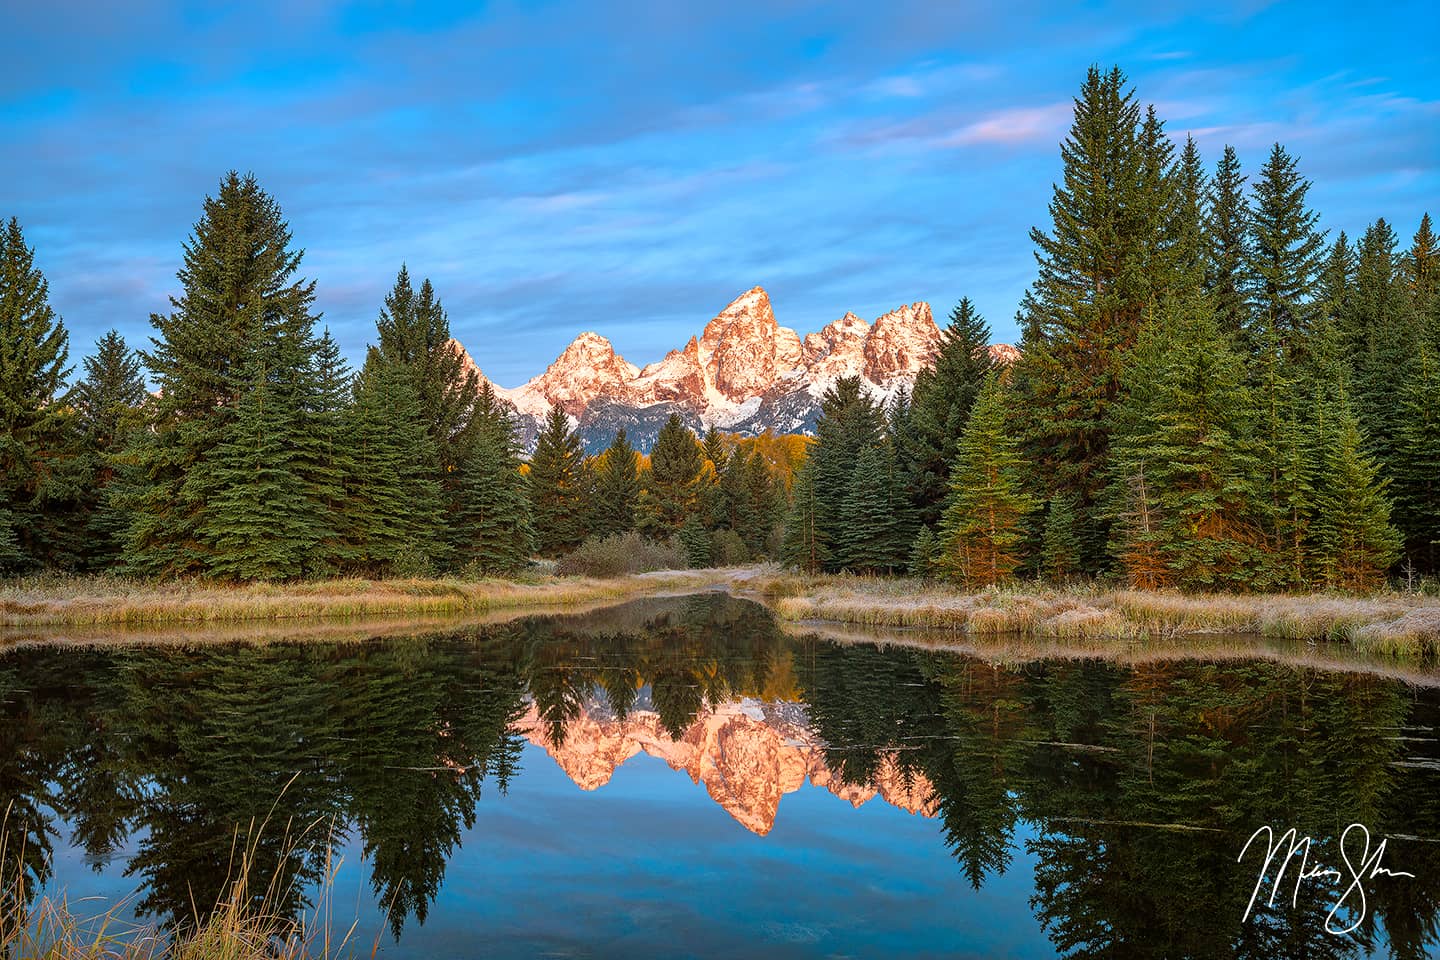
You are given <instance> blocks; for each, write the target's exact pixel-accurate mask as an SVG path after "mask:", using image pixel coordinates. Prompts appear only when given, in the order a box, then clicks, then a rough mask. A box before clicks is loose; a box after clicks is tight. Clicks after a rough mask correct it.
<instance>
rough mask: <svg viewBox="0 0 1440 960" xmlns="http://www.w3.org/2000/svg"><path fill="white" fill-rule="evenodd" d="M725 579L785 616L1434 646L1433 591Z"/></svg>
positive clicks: (1136, 636)
mask: <svg viewBox="0 0 1440 960" xmlns="http://www.w3.org/2000/svg"><path fill="white" fill-rule="evenodd" d="M732 583H733V585H734V586H735V587H736V588H739V589H742V590H745V591H748V592H752V593H755V594H757V595H758V596H760V597H761V598H762V599H764V600H765V601H766V602H767V603H769V604H770V606H772V607H773V608H774V609H775V611H776V612H777V613H778V614H779V616H780V617H782V618H783V619H786V620H791V621H807V620H820V621H837V622H843V623H856V624H865V625H869V626H878V627H925V628H932V629H941V630H949V631H952V632H955V633H960V634H964V635H966V636H968V637H994V636H1006V635H1023V636H1029V637H1038V638H1048V639H1064V640H1097V639H1110V640H1115V639H1119V640H1153V639H1158V638H1169V637H1183V636H1194V635H1199V634H1259V635H1261V636H1263V637H1274V638H1283V639H1295V640H1322V639H1324V640H1340V641H1345V642H1347V643H1350V644H1351V645H1352V646H1353V647H1354V648H1355V649H1357V650H1360V651H1364V652H1375V653H1384V654H1389V655H1399V656H1406V657H1434V656H1435V655H1436V653H1437V648H1440V599H1437V598H1435V597H1422V596H1415V595H1409V594H1380V595H1376V596H1372V597H1349V596H1340V595H1332V594H1256V595H1245V594H1217V595H1203V594H1201V595H1187V594H1181V593H1175V592H1148V591H1137V590H1107V589H1103V588H1099V587H1079V586H1077V587H1071V588H1054V587H1045V586H1039V585H1034V584H1024V585H1015V586H1009V587H1002V588H992V589H988V590H982V591H979V592H966V591H964V590H961V589H959V588H956V587H951V586H945V585H941V584H935V583H930V582H925V581H919V580H905V579H887V578H874V577H851V576H832V577H810V576H800V575H795V574H788V573H783V572H780V571H777V570H767V571H761V572H756V573H754V574H751V575H749V576H747V577H744V578H736V579H734V580H733V581H732Z"/></svg>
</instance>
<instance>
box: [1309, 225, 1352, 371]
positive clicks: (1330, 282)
mask: <svg viewBox="0 0 1440 960" xmlns="http://www.w3.org/2000/svg"><path fill="white" fill-rule="evenodd" d="M1317 284H1318V285H1317V288H1316V290H1317V296H1316V300H1317V303H1316V318H1315V319H1316V322H1317V323H1320V324H1323V325H1325V326H1329V327H1334V328H1335V331H1336V332H1337V334H1338V335H1339V336H1341V337H1342V338H1348V337H1349V335H1350V316H1351V313H1350V299H1351V296H1352V294H1353V293H1354V286H1355V252H1354V251H1353V250H1352V249H1351V248H1350V238H1349V237H1347V236H1345V231H1344V230H1341V231H1340V235H1339V236H1337V237H1336V238H1335V242H1334V243H1333V244H1331V245H1330V253H1329V254H1328V255H1327V256H1326V258H1325V265H1324V266H1323V267H1321V268H1320V277H1319V280H1318V281H1317ZM1345 346H1346V347H1347V348H1349V349H1350V350H1352V351H1353V350H1357V349H1358V347H1359V342H1358V341H1355V342H1353V343H1352V342H1349V341H1348V339H1347V340H1346V343H1345Z"/></svg>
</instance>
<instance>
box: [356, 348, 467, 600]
mask: <svg viewBox="0 0 1440 960" xmlns="http://www.w3.org/2000/svg"><path fill="white" fill-rule="evenodd" d="M347 419H348V431H347V432H348V436H349V447H350V451H351V463H350V469H351V472H350V475H349V476H348V477H347V478H346V484H345V500H346V505H347V506H346V513H345V517H344V521H343V524H342V532H343V534H344V536H345V537H346V540H347V543H348V544H349V548H350V549H349V552H350V553H351V554H352V555H353V556H354V562H355V563H357V564H359V565H360V566H361V568H362V569H364V570H366V571H367V572H371V573H376V574H381V575H387V574H392V573H399V574H402V575H409V574H415V573H419V572H422V571H424V570H425V569H427V568H428V567H430V566H431V565H432V564H433V563H435V562H436V561H437V560H443V559H444V554H445V547H444V544H443V542H442V539H441V535H440V527H441V523H442V518H443V513H442V501H441V495H440V485H439V482H438V481H437V480H436V478H435V475H434V471H433V464H434V460H435V454H434V451H433V450H432V449H431V446H430V444H431V441H430V436H429V434H428V433H427V432H426V430H425V426H424V423H423V421H422V420H421V416H420V398H419V397H417V396H416V395H415V386H414V381H413V380H412V379H411V377H410V376H409V371H407V370H406V369H405V368H403V367H401V366H398V365H397V364H393V363H389V362H387V361H385V360H384V359H383V358H382V357H381V356H380V354H379V352H378V351H377V350H375V349H374V348H371V350H370V352H369V354H368V355H367V356H366V358H365V365H364V367H363V368H362V369H361V371H360V376H359V377H357V378H356V382H355V402H354V405H353V406H352V407H351V408H350V411H349V414H348V418H347Z"/></svg>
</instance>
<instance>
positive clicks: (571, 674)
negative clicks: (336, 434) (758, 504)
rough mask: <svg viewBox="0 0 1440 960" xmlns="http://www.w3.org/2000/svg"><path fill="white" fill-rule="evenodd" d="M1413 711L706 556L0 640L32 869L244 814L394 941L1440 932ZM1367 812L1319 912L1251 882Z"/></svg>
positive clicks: (1392, 695) (1423, 751)
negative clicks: (522, 594) (432, 608)
mask: <svg viewBox="0 0 1440 960" xmlns="http://www.w3.org/2000/svg"><path fill="white" fill-rule="evenodd" d="M1437 724H1440V691H1437V689H1436V688H1435V687H1433V686H1431V685H1430V684H1429V682H1428V680H1427V678H1425V677H1424V676H1423V675H1420V676H1418V677H1411V678H1409V679H1397V678H1394V677H1387V676H1384V675H1380V674H1377V673H1375V672H1373V671H1370V672H1367V671H1363V670H1349V669H1329V668H1325V667H1317V666H1313V665H1304V664H1299V663H1292V664H1287V663H1285V662H1283V660H1282V661H1280V662H1277V661H1275V660H1254V661H1245V660H1239V661H1237V660H1229V661H1225V662H1204V661H1195V660H1168V661H1167V660H1161V661H1157V662H1151V663H1144V664H1141V665H1123V664H1120V663H1115V662H1107V661H1106V660H1103V659H1088V660H1086V659H1074V660H1041V661H1034V662H1026V663H1018V662H1015V663H1010V664H1008V665H1007V664H1006V663H1002V662H991V660H990V659H982V658H976V657H972V656H965V655H960V654H956V653H953V652H945V651H943V650H940V649H933V648H926V647H924V646H917V645H915V644H890V643H884V642H863V641H861V642H857V641H855V640H853V639H852V640H848V641H844V642H841V641H838V640H833V639H825V638H823V637H820V636H817V635H813V634H812V633H809V632H807V631H806V630H805V629H804V628H801V629H799V630H796V629H795V628H793V627H790V628H784V629H782V627H781V625H779V624H778V623H777V622H776V621H775V620H774V619H773V618H772V617H771V616H770V614H769V613H768V612H767V611H766V609H765V608H763V607H761V606H759V605H756V604H753V603H750V602H747V601H744V600H738V599H732V598H729V597H726V596H724V595H720V594H707V595H702V596H695V597H687V598H679V599H670V600H647V601H640V602H635V603H630V604H626V605H623V606H619V607H614V608H611V609H608V610H603V611H599V612H595V613H590V614H585V615H577V616H570V617H565V616H545V617H532V618H526V619H520V620H516V621H513V622H509V623H502V624H494V625H484V626H468V627H463V628H449V629H437V630H432V631H430V632H426V633H423V634H418V635H414V634H412V635H401V636H385V637H375V638H370V639H347V640H344V641H331V640H325V639H316V638H308V639H307V640H306V641H305V642H284V641H275V640H273V639H272V640H269V641H267V642H264V643H216V642H206V643H195V644H175V643H169V644H155V643H150V644H125V645H115V644H108V645H90V646H75V645H70V646H67V647H54V646H44V645H25V646H19V647H12V648H10V649H8V650H3V651H0V804H8V805H9V807H10V809H9V815H8V818H7V819H6V821H5V828H4V829H5V837H4V839H5V842H6V844H7V849H8V850H10V851H15V850H19V849H23V850H24V852H25V869H26V871H27V872H28V874H29V880H30V889H31V890H32V891H33V890H34V889H35V888H36V887H39V888H40V889H43V890H45V891H48V892H56V891H62V890H63V891H65V892H66V893H67V894H68V895H69V897H70V899H71V901H72V903H73V902H77V901H79V902H81V903H83V904H85V905H87V906H89V907H92V908H96V909H98V908H101V907H104V906H105V905H108V904H113V903H116V902H118V901H121V900H123V899H124V898H126V897H127V896H129V897H130V899H129V900H128V901H125V905H124V906H123V907H122V909H121V912H122V914H124V915H125V916H132V915H133V916H138V917H140V918H143V919H149V920H153V921H156V922H161V923H164V922H170V921H173V920H175V919H177V918H181V919H183V918H186V917H189V916H192V911H193V906H192V905H193V904H205V903H210V902H213V901H214V900H215V898H216V896H217V895H218V893H219V891H220V890H221V888H222V886H223V884H224V882H225V880H226V877H227V874H228V872H229V871H230V870H231V869H232V867H231V862H232V845H233V843H234V838H235V836H236V834H237V830H238V833H239V835H240V836H241V837H242V839H243V838H244V837H245V836H246V835H250V834H254V833H258V840H257V841H255V842H256V846H257V851H256V858H255V859H256V863H255V868H254V869H255V872H256V874H257V875H259V876H262V877H270V876H274V875H277V873H278V874H282V875H287V876H293V877H295V878H296V881H297V882H296V883H295V884H294V886H295V888H296V890H297V892H296V893H295V895H293V896H292V897H289V898H288V899H287V901H286V904H285V908H286V909H287V910H290V911H302V910H306V909H308V905H309V903H310V902H311V901H313V900H314V898H315V896H316V894H315V889H316V885H317V884H318V883H319V881H320V879H321V878H322V877H323V876H325V875H326V873H327V870H333V871H334V877H333V881H332V883H333V892H332V894H331V898H332V901H333V902H332V906H331V909H332V911H333V914H334V915H335V917H336V920H335V923H336V925H337V927H340V928H343V927H345V926H348V925H349V924H350V922H352V921H353V920H355V919H356V918H357V917H358V921H359V926H358V931H359V936H360V939H361V941H362V944H361V946H362V951H361V952H362V953H365V954H368V953H369V951H370V949H371V944H372V943H378V945H379V955H381V956H387V957H442V956H455V957H458V956H467V957H468V956H475V957H481V956H484V957H531V956H558V957H636V956H645V957H670V956H693V957H734V956H746V957H898V956H907V957H908V956H914V957H926V956H933V957H939V956H947V957H950V956H961V957H965V956H974V957H1053V956H1066V957H1232V956H1243V957H1266V958H1270V957H1363V956H1380V957H1387V956H1394V957H1406V958H1409V957H1425V956H1435V955H1437V953H1440V931H1437V920H1440V743H1437V740H1436V733H1435V730H1436V727H1437ZM261 821H267V825H266V826H265V828H264V829H255V828H252V827H251V824H253V823H258V822H261ZM1351 823H1360V824H1363V825H1365V827H1366V828H1367V829H1368V830H1369V831H1370V833H1371V834H1372V835H1373V840H1372V844H1371V851H1370V852H1371V854H1372V855H1373V853H1374V849H1375V844H1378V842H1379V840H1380V839H1381V838H1382V837H1385V838H1389V839H1388V844H1387V849H1386V851H1385V853H1384V855H1383V863H1384V866H1385V867H1386V868H1388V869H1390V870H1392V871H1397V872H1405V873H1410V874H1413V875H1414V876H1413V877H1402V876H1387V875H1383V874H1378V875H1375V876H1374V877H1373V878H1371V875H1370V873H1369V872H1368V871H1362V872H1366V876H1367V880H1366V881H1365V882H1364V883H1363V885H1362V887H1363V892H1364V894H1365V901H1364V905H1363V910H1362V909H1361V903H1360V897H1359V895H1358V894H1355V893H1352V894H1351V896H1350V899H1349V901H1348V902H1347V904H1346V906H1345V907H1344V908H1342V909H1341V910H1340V911H1338V912H1337V914H1336V916H1335V917H1333V918H1331V923H1332V924H1333V927H1334V928H1344V927H1346V926H1349V925H1350V924H1351V923H1353V922H1357V921H1358V926H1356V929H1355V930H1354V931H1353V932H1350V933H1346V934H1341V935H1335V934H1332V933H1328V932H1327V931H1326V922H1327V915H1328V914H1329V912H1330V910H1331V907H1332V906H1334V904H1335V903H1336V901H1337V900H1338V899H1339V896H1340V891H1341V889H1343V887H1344V886H1346V885H1347V884H1348V882H1349V879H1350V874H1349V873H1348V872H1345V873H1343V876H1344V878H1345V882H1344V883H1340V884H1338V885H1337V884H1336V883H1335V881H1334V880H1333V878H1332V879H1326V878H1325V877H1317V878H1315V879H1311V880H1307V881H1305V882H1303V883H1302V884H1301V886H1300V889H1299V893H1298V895H1297V896H1295V898H1294V903H1293V905H1292V902H1291V900H1292V893H1293V882H1292V879H1291V878H1292V877H1293V876H1294V875H1295V874H1296V873H1297V871H1298V864H1299V857H1298V855H1297V857H1296V858H1295V861H1294V866H1292V868H1291V870H1290V874H1289V875H1287V878H1286V880H1285V886H1284V888H1283V891H1282V892H1281V893H1280V894H1279V895H1277V896H1276V897H1275V903H1274V905H1273V906H1271V905H1269V904H1268V902H1267V900H1268V897H1269V895H1270V893H1271V887H1270V885H1268V884H1267V885H1265V886H1264V887H1263V888H1262V890H1261V893H1260V895H1259V897H1258V898H1257V900H1256V903H1255V904H1254V905H1253V907H1252V908H1251V912H1250V916H1249V918H1248V919H1245V915H1246V910H1247V906H1250V900H1251V896H1252V892H1253V890H1254V888H1255V885H1256V882H1257V875H1258V873H1259V871H1260V869H1261V863H1262V860H1263V859H1264V857H1263V853H1264V851H1263V850H1260V849H1259V848H1258V846H1257V847H1253V848H1252V849H1251V850H1250V851H1249V855H1248V856H1247V857H1246V858H1244V859H1238V862H1237V858H1239V857H1240V853H1241V850H1242V848H1243V847H1244V846H1245V842H1246V840H1247V839H1249V837H1250V836H1251V834H1252V833H1253V832H1254V831H1255V830H1256V828H1258V827H1260V826H1262V825H1270V826H1272V827H1274V828H1275V829H1276V830H1277V832H1278V831H1283V830H1285V829H1288V828H1289V827H1295V828H1297V830H1298V831H1299V833H1300V834H1301V835H1310V836H1312V837H1314V838H1315V840H1316V845H1315V847H1314V849H1313V852H1312V854H1311V856H1310V861H1309V864H1310V866H1311V867H1312V868H1313V867H1314V866H1315V865H1316V864H1317V863H1318V864H1321V865H1322V866H1323V867H1327V868H1328V867H1335V866H1336V865H1337V864H1338V865H1340V866H1341V867H1342V868H1343V866H1344V861H1343V858H1342V856H1341V855H1340V851H1339V849H1338V847H1337V843H1338V841H1337V837H1338V835H1339V834H1340V833H1341V832H1342V831H1343V830H1344V829H1345V827H1346V826H1347V825H1349V824H1351ZM286 825H288V826H289V831H290V833H291V834H292V835H294V834H300V835H301V836H302V840H301V842H299V843H298V844H296V843H290V844H287V842H286V840H285V833H286ZM307 830H308V833H307V832H306V831H307ZM1357 836H1358V835H1357ZM327 840H328V841H329V842H328V843H327V842H326V841H327ZM1350 841H1355V843H1356V845H1355V847H1354V848H1351V847H1350V846H1349V842H1350ZM1350 841H1347V848H1346V849H1347V853H1348V855H1350V856H1351V859H1353V860H1355V861H1356V864H1357V866H1358V865H1359V861H1360V860H1362V859H1364V856H1363V855H1362V854H1359V853H1357V852H1355V851H1358V850H1359V844H1358V841H1357V840H1356V837H1355V836H1352V837H1351V838H1350ZM329 848H333V854H330V856H329V859H327V853H329ZM1281 858H1283V853H1282V855H1281V857H1280V858H1277V860H1278V859H1281ZM12 859H13V857H12ZM337 860H338V862H339V866H338V869H336V868H335V867H334V864H335V862H336V861H337ZM327 864H329V866H327ZM13 869H14V866H13V864H12V865H11V870H12V872H13ZM1273 872H1274V871H1272V874H1273ZM80 898H96V899H92V900H80ZM97 905H98V907H97Z"/></svg>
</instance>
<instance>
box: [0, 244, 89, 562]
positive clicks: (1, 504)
mask: <svg viewBox="0 0 1440 960" xmlns="http://www.w3.org/2000/svg"><path fill="white" fill-rule="evenodd" d="M69 344H70V335H69V333H68V332H67V331H66V330H65V324H64V322H63V321H62V320H61V319H60V317H59V316H57V315H56V313H55V311H54V309H53V308H52V307H51V306H50V290H49V284H48V283H47V282H46V280H45V277H44V275H43V274H42V273H41V272H40V270H39V269H38V268H37V267H36V266H35V251H34V249H33V248H31V247H28V246H26V245H25V236H24V234H23V233H22V232H21V230H20V223H19V221H18V220H15V219H14V218H11V220H10V222H9V224H7V225H6V227H5V233H4V237H3V240H0V539H3V540H5V541H6V542H7V543H9V544H11V546H8V547H5V548H0V573H3V572H7V571H13V570H16V569H20V568H23V567H28V566H34V565H37V564H40V563H46V562H50V561H52V560H56V559H60V558H61V556H60V555H61V554H64V553H66V552H67V549H66V545H65V541H66V540H67V539H68V537H67V533H66V530H65V528H66V526H68V524H69V521H70V517H68V516H66V514H67V513H68V505H69V502H70V501H72V500H73V499H74V498H75V497H76V496H78V494H79V491H78V489H76V488H75V479H76V478H75V472H76V471H75V469H74V468H75V466H76V464H75V463H74V460H75V454H76V453H77V452H78V451H77V450H76V448H75V443H74V439H75V436H76V433H75V425H74V424H73V422H72V417H71V415H70V412H69V407H68V404H67V402H66V401H67V395H66V391H65V389H64V384H65V378H66V377H67V376H68V375H69V373H70V368H69V367H67V366H66V361H67V360H68V358H69V350H70V346H69ZM67 461H68V462H67ZM7 557H8V558H9V559H8V562H7V560H6V558H7Z"/></svg>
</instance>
